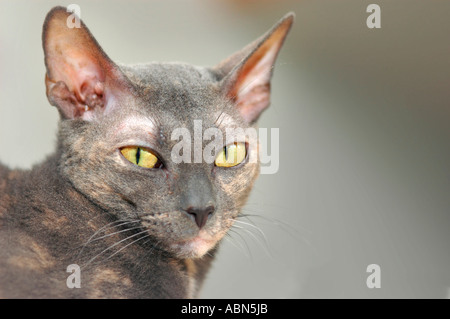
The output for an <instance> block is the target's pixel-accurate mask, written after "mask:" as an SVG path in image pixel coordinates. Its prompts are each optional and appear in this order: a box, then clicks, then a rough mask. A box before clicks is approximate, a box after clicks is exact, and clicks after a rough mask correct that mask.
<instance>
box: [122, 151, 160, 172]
mask: <svg viewBox="0 0 450 319" xmlns="http://www.w3.org/2000/svg"><path fill="white" fill-rule="evenodd" d="M120 152H121V153H122V155H123V157H125V158H126V159H127V160H128V161H130V162H131V163H133V164H135V165H137V166H140V167H144V168H158V167H160V166H161V162H160V161H159V159H158V158H157V157H156V156H155V155H153V154H152V152H150V151H149V150H148V149H145V148H143V147H137V146H128V147H124V148H122V149H121V150H120Z"/></svg>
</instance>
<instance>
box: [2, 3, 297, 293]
mask: <svg viewBox="0 0 450 319" xmlns="http://www.w3.org/2000/svg"><path fill="white" fill-rule="evenodd" d="M70 14H71V13H68V12H67V11H66V9H65V8H63V7H56V8H53V9H52V10H51V11H50V12H49V13H48V15H47V17H46V19H45V22H44V27H43V36H42V40H43V48H44V53H45V65H46V70H47V73H46V78H45V83H46V88H47V91H46V93H47V96H48V100H49V101H50V103H51V104H52V105H54V106H56V107H57V109H58V111H59V113H60V117H61V119H60V122H59V129H58V139H57V148H56V152H55V153H54V154H53V155H51V156H50V157H48V158H47V160H46V161H44V162H43V163H42V164H39V165H37V166H35V167H34V168H33V169H32V170H30V171H22V170H10V169H8V168H7V167H5V166H2V165H0V297H1V298H195V297H197V296H198V293H199V289H200V288H201V286H202V283H203V281H204V278H205V275H206V273H207V271H208V269H209V268H210V265H211V262H212V260H213V258H214V255H215V253H216V250H217V247H218V244H219V242H220V241H221V239H222V238H223V237H224V235H225V234H226V233H227V231H228V230H229V229H230V227H231V226H232V225H233V222H234V221H235V220H236V219H237V218H239V214H240V211H241V209H242V207H243V205H244V204H245V202H246V200H247V198H248V196H249V193H250V190H251V188H252V186H253V184H254V181H255V179H256V178H257V176H258V173H259V163H251V162H250V161H246V158H248V157H249V155H251V154H254V153H255V152H257V149H258V145H255V144H250V143H247V142H246V141H241V142H236V143H234V144H232V145H221V151H220V152H218V154H215V155H216V156H217V159H216V161H215V162H214V163H207V162H204V161H202V162H199V163H197V162H196V163H189V162H181V163H175V162H174V161H173V160H171V159H172V151H173V148H174V146H175V145H176V144H177V142H178V141H177V140H176V139H172V132H173V131H174V130H175V129H177V128H186V129H188V130H189V131H191V132H192V130H193V125H194V120H201V121H202V129H203V130H205V129H207V128H211V127H212V128H216V129H218V130H220V131H223V132H224V134H225V129H226V128H227V127H241V128H248V127H256V123H257V120H258V117H259V116H260V114H261V112H262V111H263V110H264V109H266V108H267V107H268V106H269V102H270V101H269V100H270V78H271V75H272V69H273V65H274V63H275V59H276V57H277V55H278V52H279V50H280V48H281V46H282V44H283V42H284V39H285V37H286V35H287V33H288V31H289V29H290V28H291V25H292V22H293V19H294V15H293V14H292V13H290V14H288V15H286V16H285V17H284V18H283V19H281V20H280V21H279V22H278V23H277V24H276V25H275V26H274V27H273V28H272V29H271V30H270V31H268V32H267V33H266V34H265V35H263V36H262V37H260V38H259V39H257V40H256V41H254V42H253V43H251V44H249V45H248V46H246V47H245V48H244V49H242V50H241V51H239V52H237V53H235V54H233V55H232V56H231V57H229V58H228V59H226V60H224V61H223V62H221V63H219V64H218V65H217V66H215V67H212V68H204V67H197V66H192V65H188V64H182V63H149V64H144V65H119V64H116V63H114V62H113V61H111V60H110V59H109V58H108V56H107V55H106V54H105V53H104V52H103V50H102V49H101V48H100V46H99V44H98V43H97V42H96V40H95V39H94V37H93V36H92V35H91V33H90V32H89V30H88V29H87V28H86V26H85V25H84V23H82V22H81V23H80V26H79V27H75V28H70V27H69V26H68V23H67V21H68V19H71V16H70ZM197 147H198V146H197ZM201 147H202V148H203V147H205V145H204V144H201ZM230 154H231V155H233V156H231V155H230ZM183 155H184V154H183ZM229 158H232V160H230V161H228V159H229ZM233 159H234V162H233ZM69 265H75V268H74V272H73V274H72V272H70V269H69V272H68V266H69ZM77 266H79V268H78V269H77V268H76V267H77ZM72 275H77V276H78V277H72ZM71 280H73V281H71ZM71 283H72V284H74V286H71V285H70V284H71ZM77 285H78V286H77ZM78 287H79V288H78Z"/></svg>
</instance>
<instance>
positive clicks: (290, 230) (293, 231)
mask: <svg viewBox="0 0 450 319" xmlns="http://www.w3.org/2000/svg"><path fill="white" fill-rule="evenodd" d="M250 217H257V218H260V219H262V220H264V221H266V222H267V225H271V226H273V225H274V226H277V227H280V229H282V230H284V231H285V232H286V233H287V234H289V235H290V236H292V238H294V239H295V240H297V241H299V242H303V243H305V244H307V245H308V246H310V247H314V245H313V244H312V243H311V242H310V241H309V240H308V239H307V238H306V236H305V234H304V233H302V232H305V233H307V234H311V231H308V230H307V229H305V228H303V227H302V228H301V231H300V230H299V229H297V228H294V227H292V225H289V224H288V223H286V222H284V221H282V220H280V219H277V218H273V217H268V216H261V215H258V214H246V213H244V214H242V213H241V214H240V215H239V216H237V218H246V219H247V220H249V221H251V220H250ZM314 249H315V248H314Z"/></svg>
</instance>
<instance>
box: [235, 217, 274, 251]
mask: <svg viewBox="0 0 450 319" xmlns="http://www.w3.org/2000/svg"><path fill="white" fill-rule="evenodd" d="M233 227H235V228H237V229H242V230H243V231H244V232H245V233H246V234H248V235H249V236H250V237H252V238H253V239H254V240H255V242H256V243H257V244H258V245H260V246H261V247H262V248H263V250H264V251H265V252H266V254H267V255H268V256H269V257H270V258H273V255H272V254H271V252H270V249H269V246H268V245H266V244H265V243H264V242H261V240H260V238H258V237H257V236H256V235H255V234H254V233H253V232H252V231H251V230H250V229H248V228H245V227H242V226H237V225H233Z"/></svg>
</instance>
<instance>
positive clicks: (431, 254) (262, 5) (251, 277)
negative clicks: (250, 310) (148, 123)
mask: <svg viewBox="0 0 450 319" xmlns="http://www.w3.org/2000/svg"><path fill="white" fill-rule="evenodd" d="M70 3H76V4H78V5H80V7H81V17H82V19H83V20H84V22H85V23H86V24H87V26H88V27H89V28H90V30H91V32H92V33H93V34H94V35H95V37H96V38H97V40H98V41H99V42H100V44H101V45H102V47H103V48H104V49H105V51H106V52H107V53H108V55H109V56H110V57H111V58H112V59H114V60H116V61H120V62H124V63H136V62H148V61H184V62H190V63H193V64H197V65H214V64H216V63H217V62H218V61H220V60H221V59H223V58H225V57H226V56H228V55H229V54H231V53H233V52H234V51H236V50H238V49H240V48H241V47H243V46H245V45H246V44H247V43H249V42H250V41H252V40H253V39H255V38H256V37H257V36H259V35H261V34H262V33H264V32H265V31H266V30H267V29H269V28H270V27H271V26H272V25H273V24H274V23H275V22H276V21H277V20H278V19H279V18H280V17H282V16H283V15H284V14H285V13H286V12H288V11H295V13H296V15H297V18H296V22H295V24H294V27H293V29H292V31H291V34H290V36H289V38H288V40H287V41H286V44H285V47H284V48H283V50H282V52H281V54H280V56H279V59H278V62H277V65H276V68H275V74H274V78H273V90H272V106H271V108H270V109H269V110H268V111H267V112H266V113H265V114H264V115H263V117H262V119H261V123H260V126H261V127H267V128H271V127H278V128H279V129H280V139H281V141H280V169H279V172H278V173H277V174H274V175H262V176H261V177H260V178H259V180H258V182H257V184H256V186H255V190H254V192H253V195H252V197H251V198H250V201H249V204H248V206H247V208H246V209H245V213H248V214H257V215H259V216H261V217H254V218H252V221H253V222H254V223H255V224H256V225H257V226H258V227H260V228H261V230H262V231H263V232H264V234H265V237H266V238H267V244H264V242H263V239H262V236H261V235H260V233H259V232H258V231H257V230H256V229H255V228H253V227H250V226H248V227H247V229H248V231H250V232H253V235H250V234H249V233H248V232H247V231H243V230H241V231H240V234H241V235H240V236H242V237H240V236H239V235H237V234H233V236H232V240H231V242H230V241H225V242H224V243H223V245H222V247H221V250H220V254H219V256H218V258H217V260H216V261H215V263H214V267H213V269H212V271H211V272H210V274H209V276H208V280H207V282H206V285H205V287H204V290H203V292H202V294H201V296H202V297H205V298H316V297H318V298H380V297H383V298H393V297H400V298H418V297H421V298H422V297H423V298H448V297H450V249H449V244H450V234H449V226H450V169H449V164H450V145H449V137H450V125H449V124H450V104H449V101H450V19H449V14H450V1H422V0H408V1H401V0H396V1H379V0H377V1H375V0H371V1H363V0H352V1H349V0H348V1H343V0H340V1H336V0H329V1H318V0H316V1H206V0H205V1H181V0H178V1H173V0H169V1H124V0H122V1H75V0H74V1H72V2H70V1H62V0H61V1H31V0H28V1H21V0H19V1H18V0H14V1H12V0H0V161H1V162H3V163H6V164H8V165H10V166H12V167H20V168H29V167H31V165H32V164H33V163H37V162H39V161H42V160H43V159H44V158H45V156H46V155H48V154H50V153H51V152H52V150H53V147H54V142H55V132H56V127H57V120H58V115H57V111H56V109H55V108H53V107H51V106H50V105H49V104H48V102H47V100H46V97H45V87H44V62H43V52H42V48H41V27H42V23H43V20H44V17H45V15H46V13H47V12H48V11H49V10H50V8H51V7H53V6H55V5H65V6H67V5H68V4H70ZM370 3H377V4H378V5H380V7H381V26H382V27H381V29H368V28H367V26H366V18H367V16H368V15H369V13H366V8H367V6H368V4H370ZM245 245H247V246H248V250H247V248H246V246H245ZM369 264H378V265H380V267H381V288H379V289H369V288H368V287H367V286H366V278H367V277H368V276H369V273H367V272H366V268H367V266H368V265H369Z"/></svg>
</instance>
